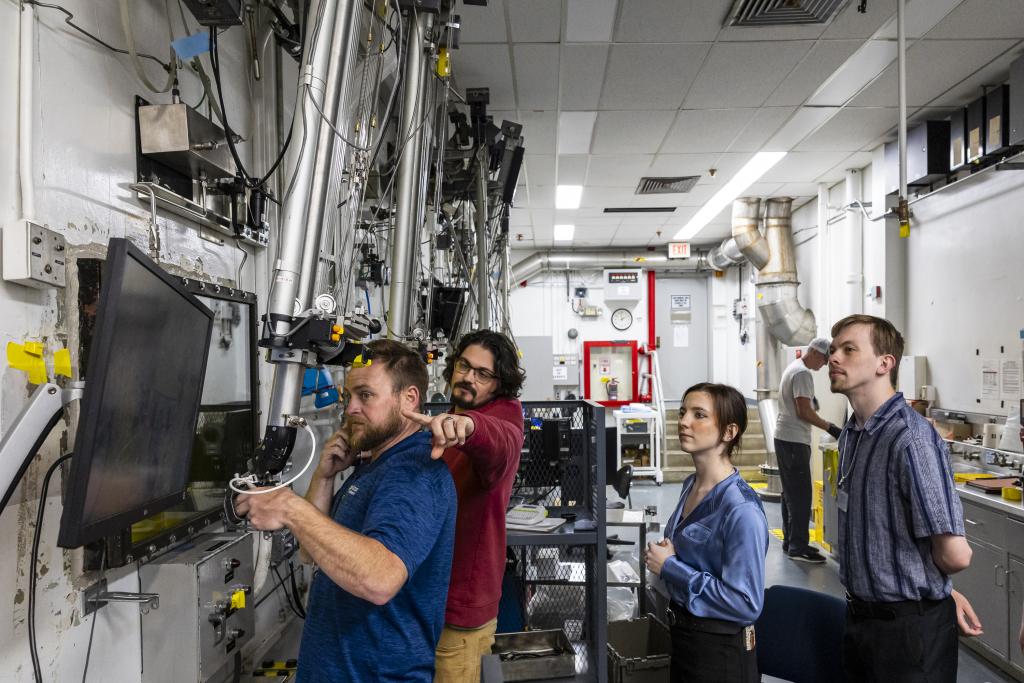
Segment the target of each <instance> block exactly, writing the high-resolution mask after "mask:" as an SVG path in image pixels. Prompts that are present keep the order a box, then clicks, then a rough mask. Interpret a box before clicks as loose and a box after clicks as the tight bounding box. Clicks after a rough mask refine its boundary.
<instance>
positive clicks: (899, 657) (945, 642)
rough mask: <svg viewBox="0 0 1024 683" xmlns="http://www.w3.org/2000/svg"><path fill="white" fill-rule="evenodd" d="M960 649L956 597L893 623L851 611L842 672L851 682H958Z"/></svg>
mask: <svg viewBox="0 0 1024 683" xmlns="http://www.w3.org/2000/svg"><path fill="white" fill-rule="evenodd" d="M957 647H958V641H957V626H956V605H955V604H954V603H953V598H946V599H945V600H943V601H941V602H939V603H938V604H937V605H935V606H933V607H930V608H929V609H926V610H925V611H924V612H923V613H921V614H916V613H915V614H908V615H905V616H898V617H895V618H892V619H879V618H873V617H858V616H855V615H854V614H852V613H851V611H850V609H849V608H847V611H846V633H845V635H844V636H843V671H844V672H845V673H846V680H847V681H849V682H851V683H853V682H854V681H856V682H857V683H861V681H864V682H872V681H879V682H882V681H884V682H885V683H955V681H956V665H957Z"/></svg>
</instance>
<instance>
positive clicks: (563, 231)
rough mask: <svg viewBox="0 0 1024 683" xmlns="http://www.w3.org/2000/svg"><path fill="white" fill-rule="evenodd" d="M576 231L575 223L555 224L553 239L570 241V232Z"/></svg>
mask: <svg viewBox="0 0 1024 683" xmlns="http://www.w3.org/2000/svg"><path fill="white" fill-rule="evenodd" d="M575 231H576V226H575V225H556V226H555V241H556V242H572V234H573V232H575Z"/></svg>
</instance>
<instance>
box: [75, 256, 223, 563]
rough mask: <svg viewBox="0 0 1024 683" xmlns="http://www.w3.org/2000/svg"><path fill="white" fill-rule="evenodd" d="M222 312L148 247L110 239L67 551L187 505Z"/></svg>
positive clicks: (77, 454)
mask: <svg viewBox="0 0 1024 683" xmlns="http://www.w3.org/2000/svg"><path fill="white" fill-rule="evenodd" d="M212 325H213V313H212V312H211V311H210V309H209V308H207V307H206V306H204V305H203V304H202V303H201V302H200V301H199V300H198V299H197V298H196V297H195V296H193V295H192V294H190V293H189V292H188V291H186V290H185V289H184V287H183V286H182V285H181V283H180V282H179V281H178V279H177V278H172V277H171V276H170V275H168V274H167V273H165V272H164V271H163V270H162V269H161V268H160V267H159V266H158V265H157V264H156V263H154V262H153V261H151V260H150V259H149V258H148V257H146V256H145V255H144V254H143V253H142V252H141V251H140V250H139V249H137V248H136V247H135V246H133V245H132V244H131V243H129V242H128V241H126V240H123V239H112V240H110V246H109V248H108V251H107V260H106V263H105V264H104V267H103V275H102V288H101V291H100V298H99V307H98V312H97V316H96V327H95V333H94V337H93V341H92V344H91V348H90V351H89V363H88V366H87V367H88V374H87V376H84V377H83V379H84V380H85V393H84V396H83V398H82V405H81V413H80V416H79V423H78V433H77V437H76V439H75V448H74V456H73V457H72V458H71V476H70V478H69V483H68V493H67V499H66V501H65V505H64V511H63V514H62V517H61V528H60V536H59V539H58V545H60V546H62V547H65V548H74V547H78V546H80V545H83V544H85V543H90V542H92V541H95V540H98V539H100V538H102V537H103V536H104V535H106V534H109V533H111V532H115V531H118V530H120V529H122V528H124V527H125V526H127V525H129V524H131V523H133V522H136V521H138V520H141V519H143V518H145V517H147V516H149V515H151V514H154V513H156V512H159V511H161V510H165V509H167V508H168V507H170V506H172V505H174V504H175V503H178V502H180V501H181V500H182V499H183V497H184V494H185V488H186V484H187V482H188V479H189V467H190V465H191V456H192V447H193V440H194V438H195V429H196V421H197V416H198V411H199V405H200V398H201V397H202V391H203V379H204V377H205V373H206V364H207V352H208V348H209V344H210V333H211V328H212Z"/></svg>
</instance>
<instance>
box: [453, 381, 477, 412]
mask: <svg viewBox="0 0 1024 683" xmlns="http://www.w3.org/2000/svg"><path fill="white" fill-rule="evenodd" d="M456 389H462V390H464V391H466V392H468V393H469V395H470V398H469V400H466V399H465V398H463V397H462V396H460V395H459V394H457V393H455V390H456ZM452 403H453V404H455V407H456V408H460V409H462V410H470V409H472V408H475V407H476V389H475V388H474V387H473V385H472V384H470V383H469V382H458V383H456V384H455V386H453V387H452Z"/></svg>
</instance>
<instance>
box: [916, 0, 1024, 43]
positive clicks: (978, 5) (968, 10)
mask: <svg viewBox="0 0 1024 683" xmlns="http://www.w3.org/2000/svg"><path fill="white" fill-rule="evenodd" d="M927 37H928V38H957V39H964V38H981V39H989V38H1017V39H1024V2H1021V1H1020V0H966V2H963V3H961V4H960V6H959V7H957V8H956V9H954V10H953V11H952V12H950V13H949V14H947V15H946V17H945V18H944V19H943V20H942V21H940V22H939V23H938V24H936V25H935V28H933V29H932V30H931V31H929V32H928V35H927Z"/></svg>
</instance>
